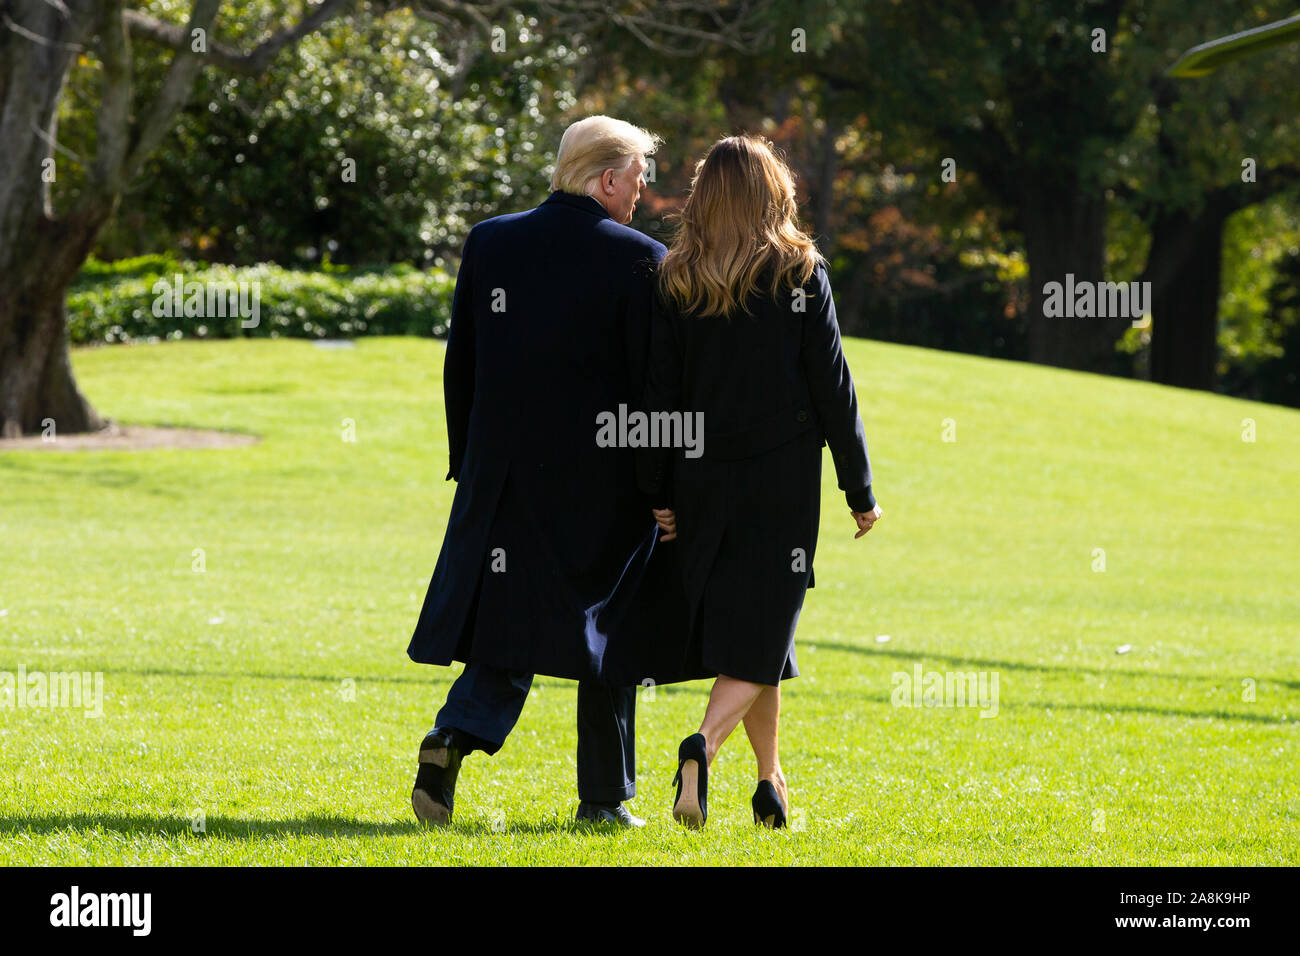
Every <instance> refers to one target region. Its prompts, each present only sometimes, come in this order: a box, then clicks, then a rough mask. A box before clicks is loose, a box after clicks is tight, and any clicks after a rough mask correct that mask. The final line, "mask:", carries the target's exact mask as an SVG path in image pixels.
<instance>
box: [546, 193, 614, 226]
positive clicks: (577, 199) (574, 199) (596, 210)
mask: <svg viewBox="0 0 1300 956" xmlns="http://www.w3.org/2000/svg"><path fill="white" fill-rule="evenodd" d="M553 202H555V203H560V204H562V205H565V206H572V207H573V208H574V209H581V210H582V211H583V212H589V213H591V214H592V215H594V216H600V217H601V218H602V219H613V218H614V217H613V216H611V215H610V214H609V213H607V212H606V211H605V207H604V206H602V205H601V204H600V203H598V202H597V201H596V200H594V199H592V198H591V197H590V196H575V195H574V194H573V193H566V192H565V191H564V190H563V189H557V190H555V192H553V193H551V195H550V196H549V197H547V199H546V202H543V203H542V205H543V206H545V205H547V204H548V203H553Z"/></svg>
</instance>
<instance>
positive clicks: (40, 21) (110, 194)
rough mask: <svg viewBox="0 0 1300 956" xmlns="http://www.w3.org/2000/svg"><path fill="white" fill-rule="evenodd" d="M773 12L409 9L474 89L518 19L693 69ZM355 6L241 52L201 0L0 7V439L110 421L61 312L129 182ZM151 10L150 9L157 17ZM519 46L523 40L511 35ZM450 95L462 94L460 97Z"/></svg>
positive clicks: (740, 41) (340, 6) (647, 7)
mask: <svg viewBox="0 0 1300 956" xmlns="http://www.w3.org/2000/svg"><path fill="white" fill-rule="evenodd" d="M769 2H770V0H732V2H729V3H724V4H718V3H712V2H705V0H669V2H665V3H661V4H648V3H645V2H641V0H611V2H609V3H601V4H596V3H591V2H589V0H534V2H521V3H508V2H501V0H418V2H415V3H406V4H404V3H385V2H376V3H374V4H368V5H366V6H369V7H374V8H376V9H382V8H386V7H392V6H410V7H412V8H413V9H414V10H415V11H416V13H417V14H419V15H420V16H423V17H425V18H427V19H429V20H430V21H432V22H434V23H436V24H439V25H440V26H442V27H445V28H446V30H447V40H446V45H445V48H444V50H442V51H441V52H442V54H443V55H444V56H445V57H446V58H447V59H448V60H449V61H451V62H453V63H455V64H456V65H457V68H456V70H455V71H454V76H455V77H456V78H463V77H465V76H466V75H468V71H469V67H470V66H471V65H472V64H473V62H474V60H475V59H476V58H478V57H480V56H482V55H484V54H485V53H488V52H489V51H491V50H492V47H493V45H494V43H495V42H496V41H508V39H509V38H508V37H507V36H506V29H507V25H511V24H512V23H513V20H512V17H513V14H514V12H516V11H520V10H526V11H529V12H530V13H531V14H532V15H533V16H534V17H535V18H536V19H537V22H539V23H540V24H542V26H543V28H544V29H547V30H552V31H555V32H556V33H559V34H563V35H567V36H570V37H572V38H573V40H574V42H575V43H576V44H579V45H581V44H582V43H584V42H588V43H590V42H593V41H595V40H597V39H599V38H600V37H601V36H602V31H609V30H614V31H618V32H619V34H620V35H622V36H625V37H630V38H631V40H632V41H633V42H635V43H637V44H639V45H640V46H642V47H644V48H646V49H649V50H655V51H670V50H671V51H672V52H673V53H677V54H687V55H698V54H699V53H701V52H703V51H706V50H709V49H717V48H721V49H731V50H733V51H737V52H742V53H743V52H748V51H752V50H753V49H754V48H755V47H756V45H757V44H759V43H760V42H761V41H762V38H763V36H764V26H763V21H761V20H760V19H758V18H757V17H756V16H755V14H756V13H757V12H758V11H760V10H762V9H763V8H764V7H766V6H767V5H769ZM357 5H358V0H321V2H320V3H318V4H315V5H313V6H310V7H307V10H306V11H305V12H304V15H302V16H301V18H300V19H297V20H295V21H291V22H289V23H287V24H282V25H279V28H278V29H275V30H271V31H270V32H269V35H267V36H266V37H265V38H264V39H262V40H261V42H259V43H256V44H251V45H249V46H248V47H247V48H246V49H240V48H239V45H238V44H236V43H233V42H231V41H230V40H229V39H228V38H224V34H223V36H222V37H218V35H217V31H216V30H215V29H214V28H215V27H216V24H217V19H218V18H217V14H218V8H219V6H220V0H193V3H192V5H191V6H189V7H188V8H187V10H188V12H187V14H186V16H185V22H184V23H183V24H182V23H179V22H172V21H169V20H167V19H165V18H164V16H163V14H164V13H165V12H166V9H170V8H171V7H173V6H174V4H173V3H162V2H160V3H158V4H155V5H154V6H157V7H160V8H166V9H160V10H159V14H160V15H159V16H154V15H152V13H147V12H145V11H143V10H140V9H135V8H132V7H130V6H128V5H127V4H126V3H125V2H124V0H98V2H97V0H0V144H3V146H2V148H3V149H4V162H3V164H0V436H4V437H12V436H17V435H21V434H23V433H24V432H35V431H38V430H40V429H42V428H43V427H44V424H43V423H44V422H46V421H47V420H52V421H53V422H54V423H55V427H56V428H57V429H58V431H60V432H64V433H68V432H77V431H86V430H93V429H95V428H98V427H100V426H101V425H102V424H103V423H102V421H101V418H100V416H99V415H98V414H97V413H96V412H95V410H94V409H93V408H92V407H91V405H90V403H89V402H88V401H87V400H86V398H85V396H83V395H82V394H81V392H80V390H79V389H78V388H77V384H76V381H75V379H74V377H73V374H72V368H71V363H70V361H69V354H68V342H67V329H66V322H65V309H64V301H65V298H66V292H67V289H68V286H69V284H70V283H71V282H72V280H73V278H74V277H75V276H76V274H77V272H78V271H79V270H80V268H81V266H82V264H83V263H84V262H85V260H86V258H87V257H88V256H89V254H90V251H91V249H92V248H93V246H94V244H95V241H96V238H97V237H98V236H99V234H100V231H101V230H102V229H103V228H104V225H105V223H106V222H107V221H108V220H109V218H110V217H111V216H112V215H113V214H114V212H115V210H116V209H117V207H118V205H119V204H120V203H121V201H122V197H123V195H124V193H125V191H126V189H127V187H128V186H129V184H130V183H131V181H132V179H133V178H134V177H136V175H137V174H138V173H139V171H140V169H141V167H142V165H143V164H144V162H145V160H146V159H147V158H148V157H149V156H150V154H151V153H153V152H154V150H156V149H157V148H158V147H159V146H160V145H161V144H162V143H163V141H164V139H165V138H166V137H167V135H168V134H169V133H170V132H171V131H172V129H173V128H174V127H175V125H176V124H177V122H178V119H179V117H180V115H181V111H182V109H183V108H184V106H185V104H186V102H187V101H188V100H189V98H190V96H191V94H192V90H193V88H194V85H195V81H196V78H197V77H198V75H199V73H200V71H201V70H202V69H203V68H204V67H207V66H210V67H213V68H215V69H219V70H225V71H233V72H243V73H249V74H253V75H256V74H258V73H259V72H261V71H263V70H265V68H266V67H267V65H268V64H269V63H270V62H271V61H272V60H273V59H274V58H275V57H276V56H277V55H278V54H279V53H280V52H281V51H282V50H284V49H286V48H288V47H290V46H291V45H293V44H295V43H297V42H298V41H299V40H301V39H302V38H303V37H304V36H306V35H308V34H309V33H312V32H313V31H316V30H318V29H321V28H322V27H323V26H324V25H325V24H326V23H327V22H328V21H329V20H330V19H331V18H333V17H335V16H336V15H338V14H340V13H342V12H344V11H345V10H348V9H350V8H353V7H355V6H357ZM151 9H152V7H151ZM516 39H517V37H516ZM137 43H140V44H150V45H152V46H155V47H161V48H163V49H164V50H165V51H166V52H167V66H166V68H165V71H164V73H163V75H162V77H161V80H160V82H158V83H147V82H137V81H138V79H139V76H138V74H139V73H140V71H139V70H137V64H136V57H135V54H134V47H135V44H137ZM81 58H85V62H87V63H90V62H92V61H93V62H94V63H97V64H98V72H99V96H98V106H97V110H96V112H97V117H96V123H95V125H96V135H95V142H94V151H93V154H92V155H90V156H85V157H79V156H75V155H71V154H68V153H67V151H66V149H65V148H63V147H61V146H60V144H59V138H58V119H59V105H60V101H61V99H62V97H63V95H64V90H65V87H66V84H67V78H68V74H69V71H70V70H71V69H72V66H73V64H74V63H76V62H81ZM454 84H455V81H453V89H455V88H456V87H455V85H454ZM69 162H72V163H78V164H80V165H81V166H82V167H83V168H82V170H81V174H80V177H79V178H77V186H78V188H77V189H76V190H75V191H74V194H73V195H71V196H58V197H56V196H55V193H54V190H55V186H56V184H59V183H62V182H65V181H66V180H68V179H73V178H74V177H65V176H64V175H63V174H62V172H61V171H60V166H61V164H66V163H69Z"/></svg>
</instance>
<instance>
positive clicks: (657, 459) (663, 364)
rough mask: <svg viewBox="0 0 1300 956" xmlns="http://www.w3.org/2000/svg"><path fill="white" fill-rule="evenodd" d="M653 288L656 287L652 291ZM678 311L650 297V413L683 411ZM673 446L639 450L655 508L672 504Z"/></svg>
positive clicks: (646, 402)
mask: <svg viewBox="0 0 1300 956" xmlns="http://www.w3.org/2000/svg"><path fill="white" fill-rule="evenodd" d="M652 291H653V290H652ZM679 323H680V319H679V317H678V316H677V314H676V310H675V309H672V308H670V307H668V306H666V305H665V303H664V302H663V301H662V300H661V298H660V297H659V294H658V293H657V292H654V294H653V295H652V296H651V298H650V360H649V362H648V364H647V366H646V383H645V398H644V399H643V401H642V402H641V405H642V407H643V408H644V409H645V410H646V411H647V412H665V411H667V412H672V411H682V412H685V409H683V408H682V339H681V329H680V326H679ZM672 452H673V450H672V449H671V448H638V449H637V460H636V464H637V469H636V470H637V484H638V486H639V487H640V488H641V491H642V492H644V493H645V494H646V495H648V496H649V497H650V501H651V504H652V506H653V507H655V508H667V507H670V506H671V504H672V487H671V478H672V475H671V465H672Z"/></svg>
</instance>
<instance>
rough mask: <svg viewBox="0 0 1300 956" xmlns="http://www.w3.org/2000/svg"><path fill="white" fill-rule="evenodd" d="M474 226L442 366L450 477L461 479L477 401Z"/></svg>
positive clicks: (458, 282) (459, 277)
mask: <svg viewBox="0 0 1300 956" xmlns="http://www.w3.org/2000/svg"><path fill="white" fill-rule="evenodd" d="M473 288H474V230H473V229H471V230H470V232H469V236H468V237H467V238H466V239H465V248H464V250H463V251H462V252H461V257H460V270H459V271H458V272H457V273H456V291H455V292H454V293H453V294H452V302H451V328H450V329H449V330H448V332H447V354H446V357H445V358H444V360H443V366H442V394H443V404H444V406H445V408H446V411H447V447H448V450H449V452H450V463H449V465H448V469H447V480H451V479H453V478H454V479H456V480H457V481H459V480H460V469H461V465H462V464H464V461H465V446H466V443H467V442H468V439H469V413H470V409H471V408H472V407H473V405H474V362H475V355H474V338H475V336H474V303H473V297H472V292H473Z"/></svg>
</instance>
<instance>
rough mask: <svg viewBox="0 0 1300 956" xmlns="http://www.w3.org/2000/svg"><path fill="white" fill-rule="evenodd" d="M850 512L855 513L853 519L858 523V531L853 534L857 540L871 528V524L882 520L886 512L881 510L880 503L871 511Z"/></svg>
mask: <svg viewBox="0 0 1300 956" xmlns="http://www.w3.org/2000/svg"><path fill="white" fill-rule="evenodd" d="M849 514H851V515H853V520H854V521H856V522H857V523H858V533H857V534H855V535H854V536H853V540H854V541H856V540H857V539H858V538H860V537H862V536H863V535H864V534H866V533H867V532H868V531H870V530H871V526H872V525H874V524H875V523H876V522H877V521H879V520H880V517H881V515H883V514H884V512H883V511H881V510H880V505H876V506H875V507H874V508H872V509H871V510H870V511H850V512H849Z"/></svg>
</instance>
